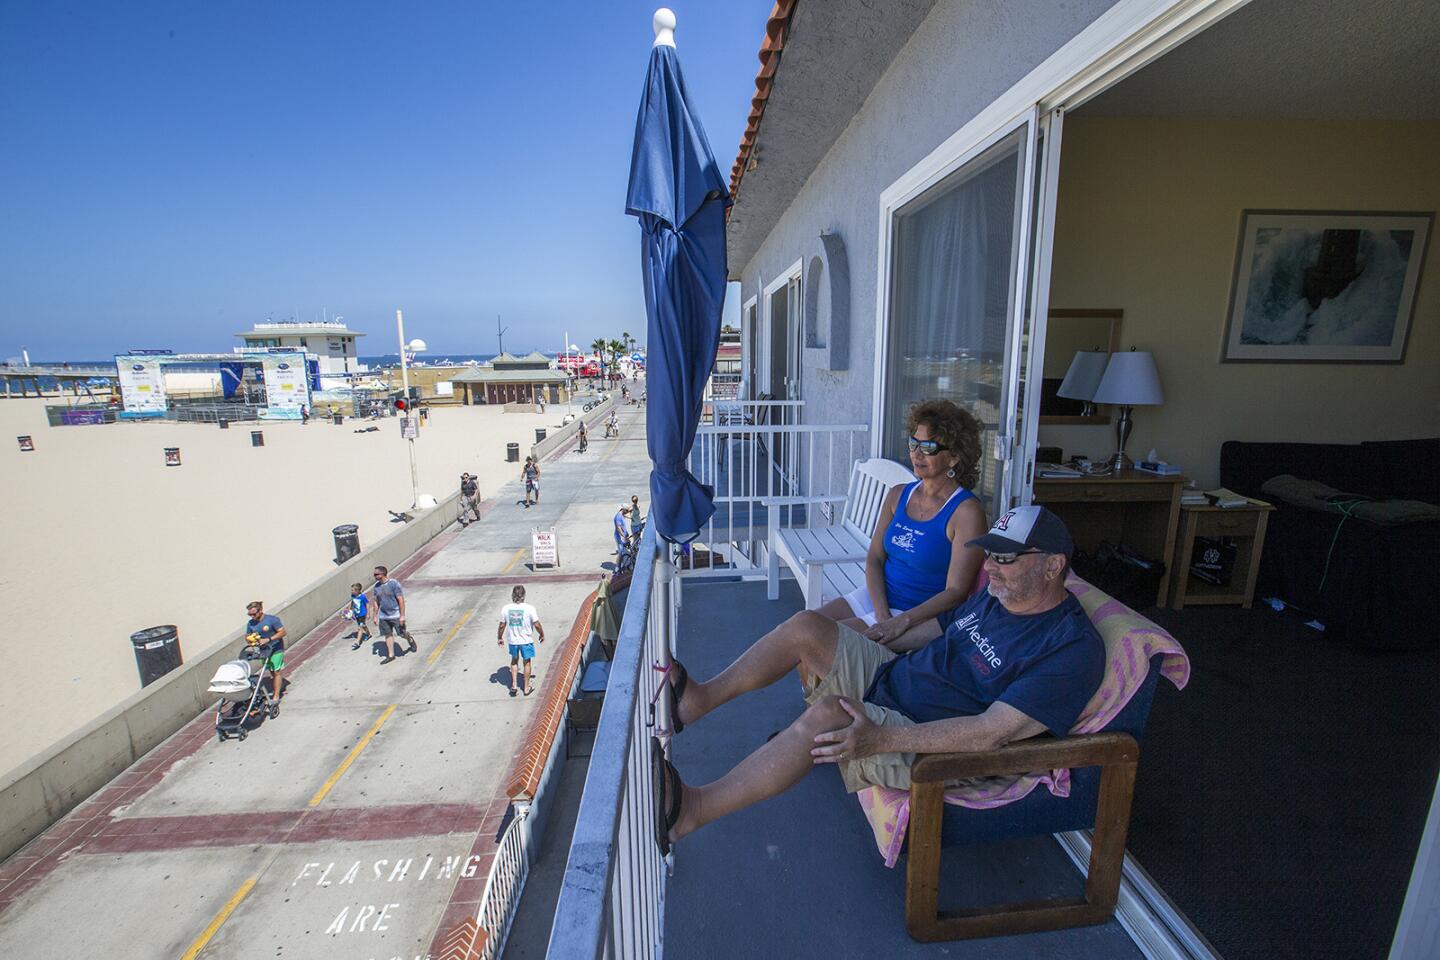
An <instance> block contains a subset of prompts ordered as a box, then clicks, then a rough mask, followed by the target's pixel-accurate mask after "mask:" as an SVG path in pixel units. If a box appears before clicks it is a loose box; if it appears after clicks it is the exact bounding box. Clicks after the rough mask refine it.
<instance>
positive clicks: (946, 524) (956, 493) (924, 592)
mask: <svg viewBox="0 0 1440 960" xmlns="http://www.w3.org/2000/svg"><path fill="white" fill-rule="evenodd" d="M980 431H981V427H980V421H978V420H976V419H975V417H974V416H972V415H971V414H969V413H967V412H966V411H964V410H962V409H960V408H959V407H957V406H956V405H955V404H953V403H951V402H950V401H949V400H926V401H923V402H921V403H917V404H916V405H915V406H913V407H911V408H910V415H909V417H907V418H906V423H905V432H906V435H907V436H908V438H909V444H910V468H911V469H912V470H913V471H914V473H915V476H917V477H919V478H920V479H919V480H917V481H916V482H915V483H911V484H907V485H905V486H903V487H896V488H894V489H892V490H891V491H890V492H889V493H887V494H886V495H885V502H884V504H883V505H882V506H881V508H880V519H879V521H878V522H877V523H876V524H875V534H874V536H873V537H872V538H871V540H870V551H869V554H868V556H866V558H865V586H864V587H862V588H860V589H858V590H855V591H853V592H851V593H850V594H849V595H848V596H845V597H839V598H836V599H834V600H831V601H830V602H829V603H827V604H825V605H824V606H822V607H821V608H820V609H819V611H818V612H819V613H820V614H822V615H823V616H825V617H828V618H829V619H831V620H836V621H840V622H842V623H846V624H847V625H848V626H850V627H851V628H853V629H854V630H855V631H857V632H858V633H861V634H864V635H865V636H866V637H868V638H870V639H871V640H874V641H876V642H877V643H882V644H886V645H889V644H890V643H891V642H893V641H894V640H896V639H898V638H899V637H900V636H901V635H902V634H904V633H905V631H907V630H909V629H910V628H911V627H913V626H916V625H917V624H921V623H924V622H925V621H926V620H930V619H933V618H934V617H935V615H936V614H938V613H940V612H941V611H945V610H951V609H953V608H955V607H957V606H959V605H960V604H961V603H962V602H963V601H964V600H965V598H966V597H968V596H969V595H970V593H971V590H972V588H973V587H974V584H975V577H976V576H977V575H978V574H979V572H980V565H981V564H982V563H983V562H984V560H985V555H984V553H982V552H981V551H980V550H978V549H976V548H974V547H967V546H965V544H966V542H967V541H970V540H974V539H975V538H976V537H980V536H983V535H984V533H985V530H986V528H987V524H986V521H985V508H984V507H983V506H982V505H981V503H980V501H979V499H978V498H977V497H976V496H975V495H974V494H973V493H971V492H970V489H969V488H970V487H973V486H974V485H975V484H976V482H977V480H978V479H979V467H980ZM877 611H884V613H883V614H881V613H878V612H877Z"/></svg>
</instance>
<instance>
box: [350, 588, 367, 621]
mask: <svg viewBox="0 0 1440 960" xmlns="http://www.w3.org/2000/svg"><path fill="white" fill-rule="evenodd" d="M350 612H351V613H352V614H354V616H355V622H357V623H359V622H360V621H361V620H364V619H365V618H366V617H368V616H369V615H370V598H369V597H367V596H365V594H363V593H361V594H358V595H356V596H353V597H351V598H350Z"/></svg>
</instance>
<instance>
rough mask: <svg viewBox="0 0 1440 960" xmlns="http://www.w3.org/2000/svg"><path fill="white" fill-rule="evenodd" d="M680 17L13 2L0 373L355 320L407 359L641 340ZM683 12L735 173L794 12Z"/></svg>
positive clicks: (0, 101) (721, 144) (524, 8)
mask: <svg viewBox="0 0 1440 960" xmlns="http://www.w3.org/2000/svg"><path fill="white" fill-rule="evenodd" d="M658 5H659V4H658V3H656V2H654V0H650V2H645V3H634V2H625V0H604V2H589V3H571V2H552V3H546V4H528V3H516V2H512V3H480V2H470V3H457V2H429V0H422V2H418V3H410V4H404V3H396V2H393V0H392V2H373V0H355V2H345V3H339V2H333V3H318V2H313V3H312V2H307V3H295V2H290V3H280V2H271V0H262V2H255V0H250V2H246V3H220V2H201V3H196V2H193V0H192V2H178V0H175V2H141V3H111V4H107V3H94V2H83V3H80V2H72V0H55V2H39V0H14V2H10V3H6V4H4V5H3V6H0V130H3V131H4V136H3V138H0V356H3V357H10V356H16V355H18V354H19V352H20V347H21V346H22V345H24V346H27V347H28V348H29V351H30V355H31V357H32V358H33V359H46V358H54V359H66V358H69V359H86V358H104V357H107V356H109V355H110V354H113V353H115V352H116V351H119V350H124V349H129V348H133V347H169V348H172V349H175V350H192V351H193V350H217V349H218V350H228V349H229V348H230V347H231V346H233V345H234V344H235V343H236V341H235V340H234V339H233V337H232V334H233V333H234V332H235V331H237V330H242V329H248V328H249V327H250V325H251V323H252V322H254V321H257V320H265V319H266V318H268V317H273V318H274V319H277V320H280V319H288V318H290V317H291V316H295V315H298V317H299V318H300V319H302V320H310V319H318V318H319V317H320V316H321V312H322V310H324V311H328V312H329V314H330V315H331V316H333V315H335V314H340V315H343V316H344V318H345V322H346V324H347V325H349V326H351V327H352V328H354V329H358V330H361V331H364V332H366V333H368V334H369V336H368V337H367V338H366V339H365V340H362V341H361V343H362V347H361V352H362V353H381V352H393V351H394V349H395V345H394V339H395V334H394V311H395V309H396V308H397V307H399V308H403V309H404V310H405V325H406V333H407V335H409V336H419V337H424V338H425V339H426V340H427V341H428V343H429V345H430V347H431V349H432V351H434V352H439V353H445V352H448V353H481V352H492V351H493V350H494V349H495V317H496V314H500V315H501V316H502V318H503V323H504V324H505V325H506V326H507V327H508V328H509V332H508V333H507V334H506V337H505V343H506V347H507V349H514V348H526V347H532V346H533V347H537V348H541V349H559V347H560V346H561V343H562V340H563V332H562V331H564V330H565V329H567V328H568V329H569V330H570V336H571V340H572V341H575V342H585V343H588V342H589V340H591V339H593V338H594V337H595V336H599V335H602V334H604V335H611V336H613V335H616V334H618V333H620V332H621V331H622V330H628V331H629V332H630V333H632V334H635V335H636V336H638V337H640V338H641V339H642V340H643V338H644V328H645V319H644V316H645V308H644V300H643V296H642V294H641V291H640V284H639V239H638V229H639V228H638V227H637V226H636V224H635V222H634V220H633V219H632V218H629V217H626V216H625V215H624V199H625V178H626V174H627V171H628V167H629V161H630V143H631V139H632V136H633V134H634V124H635V110H636V107H637V105H638V102H639V96H640V90H641V85H642V82H643V80H644V73H645V65H646V59H647V57H648V55H649V50H650V44H651V40H652V39H653V34H652V33H651V29H650V16H651V14H652V13H653V11H654V9H655V7H656V6H658ZM670 6H671V7H672V8H673V9H674V10H675V12H676V16H677V19H678V22H679V27H678V30H677V33H676V43H677V48H678V50H679V53H680V58H681V62H682V65H683V67H684V69H685V74H686V81H687V83H688V85H689V89H690V94H691V97H692V98H693V101H694V105H695V106H696V107H697V108H698V110H699V112H700V115H701V117H702V119H703V121H704V123H705V126H706V130H707V132H708V134H709V138H710V143H711V146H712V148H713V149H714V151H715V154H716V158H717V160H718V161H719V162H720V165H721V167H722V169H723V170H724V171H725V172H726V174H727V176H728V172H729V169H730V165H731V163H732V162H733V160H734V158H735V150H736V146H737V144H738V142H739V137H740V134H741V132H742V131H743V129H744V124H745V118H746V115H747V113H748V111H749V107H750V97H751V95H752V93H753V91H754V76H755V71H756V69H757V67H758V61H757V59H756V51H757V50H758V49H759V46H760V42H761V39H762V36H763V31H764V26H765V17H766V15H767V14H768V13H769V11H770V8H771V6H772V0H725V2H723V3H722V2H717V0H708V2H698V3H697V2H691V3H686V2H683V0H682V2H679V3H672V4H670Z"/></svg>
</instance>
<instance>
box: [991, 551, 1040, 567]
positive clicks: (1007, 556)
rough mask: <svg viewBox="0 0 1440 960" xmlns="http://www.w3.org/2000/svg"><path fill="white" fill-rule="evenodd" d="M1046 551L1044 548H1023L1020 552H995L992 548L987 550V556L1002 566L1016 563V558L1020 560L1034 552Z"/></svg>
mask: <svg viewBox="0 0 1440 960" xmlns="http://www.w3.org/2000/svg"><path fill="white" fill-rule="evenodd" d="M1044 552H1045V551H1044V550H1021V551H1020V552H1019V553H994V552H992V551H990V550H986V551H985V556H986V558H988V559H990V560H994V561H995V562H996V563H998V564H999V565H1000V566H1002V567H1008V566H1010V564H1012V563H1014V562H1015V561H1016V560H1019V559H1020V558H1021V557H1028V556H1029V555H1030V554H1032V553H1044Z"/></svg>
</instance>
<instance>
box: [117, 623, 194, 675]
mask: <svg viewBox="0 0 1440 960" xmlns="http://www.w3.org/2000/svg"><path fill="white" fill-rule="evenodd" d="M130 643H131V645H132V646H134V648H135V666H136V667H138V668H139V669H140V686H142V687H148V686H150V684H152V683H154V682H155V681H156V680H159V679H160V678H161V677H163V676H165V674H167V673H169V672H170V671H171V670H174V669H175V668H176V667H178V666H180V664H181V662H182V660H181V657H180V632H179V631H178V630H176V629H175V624H173V623H167V624H165V625H164V626H161V627H149V628H147V629H145V630H141V631H139V632H137V633H132V634H130Z"/></svg>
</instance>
